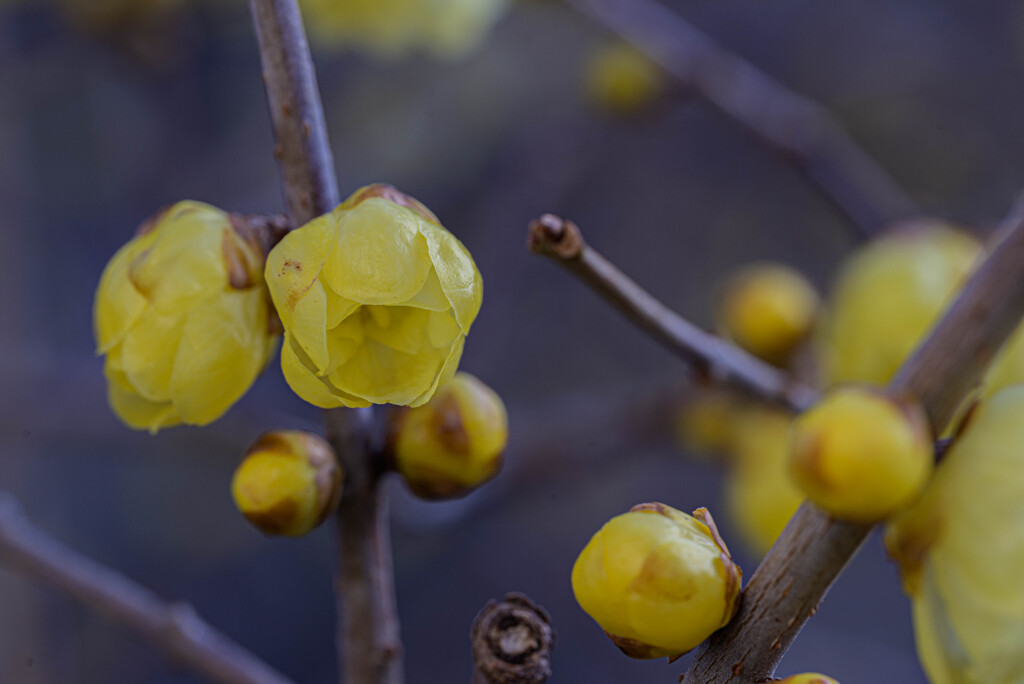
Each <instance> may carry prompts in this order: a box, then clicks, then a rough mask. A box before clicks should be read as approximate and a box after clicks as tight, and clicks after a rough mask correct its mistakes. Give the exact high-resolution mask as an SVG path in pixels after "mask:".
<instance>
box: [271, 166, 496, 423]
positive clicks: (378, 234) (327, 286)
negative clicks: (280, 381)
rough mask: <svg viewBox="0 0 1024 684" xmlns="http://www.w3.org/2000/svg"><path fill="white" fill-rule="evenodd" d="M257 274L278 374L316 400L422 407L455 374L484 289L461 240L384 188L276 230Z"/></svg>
mask: <svg viewBox="0 0 1024 684" xmlns="http://www.w3.org/2000/svg"><path fill="white" fill-rule="evenodd" d="M266 278H267V285H268V286H269V288H270V294H271V297H272V298H273V300H274V305H275V306H276V307H277V311H278V314H279V315H280V316H281V322H282V323H283V325H284V329H285V341H284V345H283V347H282V350H281V367H282V369H283V371H284V377H285V379H286V380H287V381H288V384H289V385H291V387H292V389H293V390H294V391H295V393H296V394H298V395H299V396H300V397H302V398H303V399H305V400H306V401H308V402H309V403H311V404H315V405H316V406H320V407H322V408H334V407H339V406H349V407H360V406H369V405H370V404H385V403H390V404H399V405H408V406H419V405H421V404H424V403H426V402H427V400H429V399H430V397H431V396H433V394H434V392H435V390H436V389H437V387H438V386H439V385H440V384H442V383H444V382H446V381H447V380H449V379H450V378H451V377H452V375H454V374H455V370H456V368H457V367H458V365H459V358H460V357H461V356H462V345H463V343H464V341H465V336H466V333H468V332H469V327H470V325H471V324H472V323H473V319H475V318H476V314H477V312H478V311H479V310H480V302H481V299H482V297H483V282H482V280H481V278H480V273H479V271H477V269H476V265H475V264H474V263H473V259H472V258H471V257H470V255H469V252H467V251H466V248H465V247H463V246H462V243H461V242H459V241H458V240H457V239H456V238H455V237H454V236H453V235H452V234H451V233H449V232H448V231H447V230H445V229H444V228H442V227H441V225H440V223H438V221H437V218H436V217H434V215H433V214H432V213H430V211H429V210H427V209H426V208H425V207H424V206H423V205H421V204H420V203H419V202H417V201H416V200H414V199H412V198H410V197H408V196H406V195H403V194H402V193H400V192H398V191H397V190H395V189H394V188H392V187H390V186H387V185H370V186H367V187H365V188H362V189H360V190H358V191H356V192H355V193H354V194H353V195H352V196H351V197H350V198H349V199H348V200H346V201H345V202H344V203H343V204H341V205H340V206H339V207H338V208H337V209H335V210H334V211H332V212H330V213H329V214H325V215H323V216H321V217H319V218H316V219H314V220H312V221H311V222H309V223H308V224H306V225H305V226H303V227H302V228H299V229H297V230H294V231H292V232H291V233H289V234H288V235H287V236H285V238H284V239H283V240H281V242H280V243H278V245H277V246H276V247H275V248H274V249H273V250H272V251H271V252H270V256H269V257H268V258H267V267H266Z"/></svg>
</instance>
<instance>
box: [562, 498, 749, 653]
mask: <svg viewBox="0 0 1024 684" xmlns="http://www.w3.org/2000/svg"><path fill="white" fill-rule="evenodd" d="M694 516H696V517H694ZM741 578H742V572H741V570H740V568H739V566H738V565H736V564H735V563H733V562H732V557H731V556H730V555H729V550H728V549H727V548H726V546H725V543H724V542H723V541H722V538H721V536H719V534H718V530H717V529H716V528H715V524H714V521H713V520H712V519H711V515H710V514H709V513H708V512H707V510H706V509H703V508H699V509H697V510H696V511H694V515H693V516H690V515H687V514H685V513H682V512H680V511H677V510H676V509H674V508H670V507H668V506H666V505H664V504H660V503H647V504H640V505H639V506H634V507H633V508H632V510H630V512H629V513H625V514H623V515H619V516H616V517H615V518H612V519H611V520H610V521H608V523H607V524H605V526H604V527H602V528H601V529H600V530H598V532H597V534H595V535H594V536H593V538H592V539H591V540H590V542H588V543H587V545H586V547H584V549H583V551H582V552H581V553H580V555H579V558H577V559H576V564H575V565H574V566H573V569H572V589H573V593H575V595H576V601H577V602H579V604H580V607H581V608H583V610H584V611H586V612H587V614H588V615H590V617H592V618H593V619H594V620H595V621H596V622H597V624H598V625H600V626H601V628H602V629H603V630H604V632H605V634H607V635H608V637H609V638H610V639H611V640H612V641H613V642H614V643H615V645H616V646H618V647H619V649H620V650H622V652H623V653H625V654H626V655H628V656H629V657H631V658H642V659H649V658H662V657H670V658H671V657H675V656H679V655H681V654H683V653H686V652H687V651H689V650H691V649H693V648H695V647H696V646H697V645H698V644H700V643H701V642H702V641H704V640H705V639H707V638H708V637H709V636H711V633H712V632H714V631H715V630H717V629H719V628H721V627H723V626H724V625H725V624H726V623H728V622H729V620H731V619H732V616H733V615H735V614H736V609H737V608H738V607H739V593H740V580H741Z"/></svg>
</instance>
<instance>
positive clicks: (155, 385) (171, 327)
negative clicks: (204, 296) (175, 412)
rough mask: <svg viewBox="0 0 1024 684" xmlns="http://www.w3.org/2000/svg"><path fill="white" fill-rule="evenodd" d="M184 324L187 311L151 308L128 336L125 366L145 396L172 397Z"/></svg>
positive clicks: (124, 348)
mask: <svg viewBox="0 0 1024 684" xmlns="http://www.w3.org/2000/svg"><path fill="white" fill-rule="evenodd" d="M184 326H185V316H184V314H177V313H175V314H163V313H161V312H160V311H159V310H157V309H155V308H152V307H150V308H148V309H146V311H145V312H144V313H143V314H142V316H140V317H139V320H138V321H137V322H136V323H135V325H134V327H132V329H131V332H129V333H128V336H127V337H125V338H124V343H123V344H122V345H121V359H120V363H121V367H122V368H123V369H124V372H125V374H126V375H127V376H128V381H129V382H130V383H131V384H132V386H133V387H134V388H135V390H136V391H137V392H138V393H139V394H140V395H142V396H143V397H144V398H146V399H148V400H150V401H157V402H160V401H169V400H170V399H171V372H172V371H173V370H174V357H175V355H176V354H177V352H178V343H179V341H180V340H181V335H182V331H183V330H184Z"/></svg>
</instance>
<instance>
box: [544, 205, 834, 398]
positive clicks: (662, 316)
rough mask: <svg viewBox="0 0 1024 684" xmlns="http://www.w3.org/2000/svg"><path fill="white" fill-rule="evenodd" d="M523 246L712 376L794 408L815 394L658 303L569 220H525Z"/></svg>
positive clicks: (547, 215) (553, 218) (784, 374)
mask: <svg viewBox="0 0 1024 684" xmlns="http://www.w3.org/2000/svg"><path fill="white" fill-rule="evenodd" d="M527 246H528V247H529V248H530V250H532V251H533V252H536V253H538V254H544V255H545V256H549V257H552V258H553V259H554V260H555V261H557V262H558V263H559V264H561V265H562V266H564V267H565V268H566V269H567V270H569V271H570V272H571V273H572V274H573V275H575V276H578V277H579V278H580V279H581V280H583V281H584V282H585V283H587V284H588V285H590V286H591V287H592V288H594V289H595V290H596V291H597V292H598V293H599V294H600V295H601V296H603V297H604V298H605V299H607V300H608V301H609V302H611V303H612V304H613V305H614V306H615V307H616V308H617V309H619V311H621V312H622V313H623V314H625V315H626V317H628V318H629V319H631V320H632V321H633V322H634V323H635V324H637V325H638V326H639V327H640V328H642V329H643V330H645V331H647V332H648V333H649V334H650V335H651V336H652V337H654V338H655V339H656V340H658V341H659V342H661V343H662V344H663V345H664V346H666V347H667V348H668V349H669V350H670V351H672V352H673V353H675V354H676V355H678V356H680V357H682V358H683V360H685V361H687V362H688V363H690V364H692V365H694V366H695V367H696V368H697V369H698V370H700V371H703V372H706V373H708V374H710V375H711V377H713V378H714V379H716V380H719V381H721V382H725V383H728V384H731V385H733V386H735V387H737V388H738V389H741V390H744V391H746V392H748V393H750V394H753V395H755V396H757V397H759V398H761V399H764V400H765V401H768V402H771V403H774V404H779V405H782V406H785V407H787V408H789V409H792V410H794V411H802V410H803V409H805V408H807V407H809V406H810V405H811V404H813V403H814V401H815V400H816V399H817V392H816V391H815V390H814V389H812V388H811V387H808V386H807V385H803V384H801V383H800V382H799V381H797V380H796V379H794V378H791V377H790V376H789V375H787V374H786V373H784V372H782V371H780V370H778V369H777V368H774V367H772V366H769V365H768V364H766V363H764V362H763V361H761V360H759V359H757V358H755V357H753V356H751V355H750V354H747V353H746V352H744V351H743V350H742V349H739V348H738V347H736V346H734V345H731V344H729V343H728V342H725V341H724V340H722V339H721V338H718V337H716V336H714V335H711V334H710V333H706V332H704V331H703V330H701V329H700V328H698V327H697V326H695V325H693V324H692V323H690V322H689V321H687V320H686V319H684V318H682V317H681V316H679V315H678V314H676V313H675V312H674V311H672V310H671V309H669V308H668V307H667V306H665V305H664V304H662V303H661V302H660V301H658V300H657V299H656V298H655V297H654V296H652V295H651V294H650V293H648V292H647V291H646V290H644V289H643V288H641V287H640V286H639V285H637V284H636V283H635V282H634V281H633V280H631V279H630V278H629V276H627V275H626V274H625V273H623V272H622V271H620V270H619V269H618V268H616V267H615V265H614V264H612V263H611V262H610V261H608V260H607V259H605V258H604V257H603V256H601V255H600V254H599V253H598V252H596V251H595V250H594V249H593V248H591V247H590V246H589V245H587V244H586V243H585V242H584V241H583V235H582V233H581V232H580V229H579V228H578V227H577V226H576V224H574V223H572V222H571V221H564V220H562V219H560V218H558V217H557V216H553V215H551V214H545V215H544V216H542V217H541V218H539V219H537V220H536V221H533V222H531V223H530V233H529V238H528V241H527Z"/></svg>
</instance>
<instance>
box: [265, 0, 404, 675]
mask: <svg viewBox="0 0 1024 684" xmlns="http://www.w3.org/2000/svg"><path fill="white" fill-rule="evenodd" d="M249 4H250V7H251V9H252V15H253V22H254V24H255V26H256V35H257V38H258V40H259V45H260V58H261V60H262V63H263V81H264V84H265V85H266V89H267V100H268V102H269V104H270V113H271V118H272V120H273V125H274V139H275V141H276V144H275V147H274V156H276V157H277V159H278V161H279V163H280V166H281V175H282V177H283V181H284V191H285V198H286V200H287V203H288V209H289V211H290V212H291V215H292V218H293V220H294V222H295V224H296V225H302V224H304V223H306V222H307V221H309V220H310V219H311V218H313V217H315V216H319V215H321V214H323V213H325V212H327V211H330V210H331V209H332V208H334V206H335V205H337V204H338V201H339V197H338V188H337V180H336V178H335V175H334V165H333V160H332V157H331V150H330V146H329V144H328V140H327V128H326V126H325V124H324V115H323V107H322V106H321V103H320V95H319V92H318V90H317V86H316V76H315V74H314V70H313V60H312V58H311V56H310V54H309V45H308V43H307V41H306V34H305V31H304V29H303V26H302V17H301V14H300V12H299V8H298V5H297V4H296V0H250V3H249ZM372 423H373V413H372V410H371V409H361V410H348V409H336V410H333V411H328V412H327V436H328V439H329V440H330V442H331V445H332V446H333V447H334V449H335V451H336V453H337V454H338V456H339V458H340V460H341V463H342V467H343V468H344V471H345V489H344V492H343V494H342V500H341V504H340V505H339V507H338V514H337V524H338V528H337V529H338V537H339V541H338V546H339V554H340V558H339V561H338V573H337V577H336V587H335V590H336V591H337V594H338V655H339V659H340V666H341V670H342V674H343V677H342V680H343V681H345V682H347V683H348V684H401V682H402V665H401V657H400V656H401V642H400V639H399V630H398V614H397V611H396V608H395V598H394V596H395V592H394V572H393V570H392V563H391V548H390V538H389V534H388V526H387V525H388V523H387V507H386V500H385V498H384V496H383V492H382V491H381V476H382V474H383V468H382V467H381V464H380V458H381V457H380V453H379V450H377V449H375V448H374V445H373V443H372V440H371V432H372Z"/></svg>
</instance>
